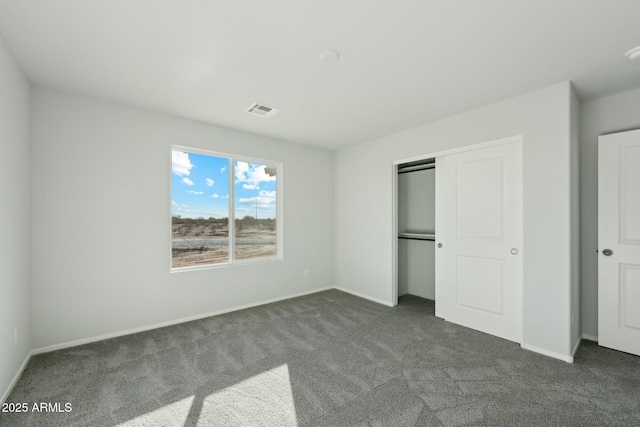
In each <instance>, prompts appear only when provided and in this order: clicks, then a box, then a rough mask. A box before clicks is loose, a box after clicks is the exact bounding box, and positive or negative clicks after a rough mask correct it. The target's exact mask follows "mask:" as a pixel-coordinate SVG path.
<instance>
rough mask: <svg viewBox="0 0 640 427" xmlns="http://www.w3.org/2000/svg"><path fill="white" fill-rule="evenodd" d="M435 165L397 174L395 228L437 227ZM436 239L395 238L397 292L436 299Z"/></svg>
mask: <svg viewBox="0 0 640 427" xmlns="http://www.w3.org/2000/svg"><path fill="white" fill-rule="evenodd" d="M435 206H436V174H435V169H427V170H423V171H417V172H410V173H403V174H399V175H398V232H400V233H402V232H410V233H430V234H433V233H434V231H435V229H436V220H435ZM435 265H436V254H435V242H432V241H427V240H405V239H399V240H398V295H405V294H410V295H416V296H419V297H423V298H429V299H435V296H436V289H435V288H436V271H435Z"/></svg>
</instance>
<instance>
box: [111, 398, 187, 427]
mask: <svg viewBox="0 0 640 427" xmlns="http://www.w3.org/2000/svg"><path fill="white" fill-rule="evenodd" d="M193 398H194V397H193V396H191V397H187V398H184V399H182V400H178V401H177V402H174V403H172V404H170V405H165V406H163V407H162V408H160V409H156V410H155V411H151V412H147V413H146V414H144V415H140V416H139V417H136V418H133V419H131V420H129V421H127V422H125V423H122V424H119V425H118V427H143V426H144V427H151V426H182V425H184V423H185V421H186V420H187V417H188V416H189V411H190V409H191V404H192V403H193Z"/></svg>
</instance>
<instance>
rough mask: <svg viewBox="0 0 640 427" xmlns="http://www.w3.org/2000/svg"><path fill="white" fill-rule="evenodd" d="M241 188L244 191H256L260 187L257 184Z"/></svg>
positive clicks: (245, 185)
mask: <svg viewBox="0 0 640 427" xmlns="http://www.w3.org/2000/svg"><path fill="white" fill-rule="evenodd" d="M242 188H244V189H245V190H257V189H258V188H260V187H259V186H258V185H257V184H242Z"/></svg>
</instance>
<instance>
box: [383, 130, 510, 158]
mask: <svg viewBox="0 0 640 427" xmlns="http://www.w3.org/2000/svg"><path fill="white" fill-rule="evenodd" d="M517 141H523V137H522V135H513V136H508V137H506V138H500V139H495V140H492V141H486V142H478V143H474V144H470V145H463V146H461V147H456V148H450V149H448V150H443V151H436V152H435V153H430V154H420V155H418V156H412V157H408V158H406V159H400V160H394V162H393V164H394V165H399V164H401V163H408V162H415V161H418V160H424V159H430V158H432V157H439V156H446V155H449V154H457V153H463V152H465V151H472V150H479V149H481V148H488V147H495V146H497V145H503V144H510V143H512V142H517Z"/></svg>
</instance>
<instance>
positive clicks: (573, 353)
mask: <svg viewBox="0 0 640 427" xmlns="http://www.w3.org/2000/svg"><path fill="white" fill-rule="evenodd" d="M581 343H582V338H578V341H577V342H576V345H574V346H573V350H571V358H572V359H573V358H574V357H575V356H576V352H577V351H578V348H580V344H581Z"/></svg>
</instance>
